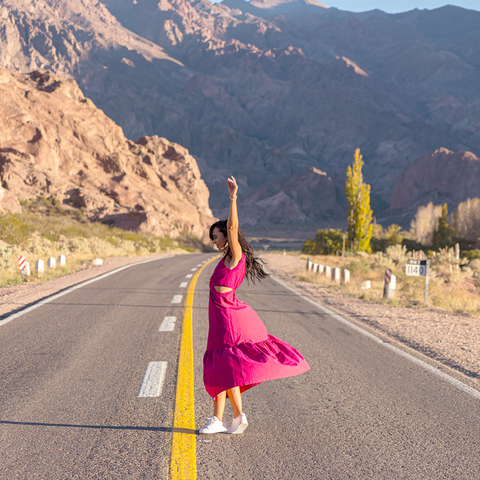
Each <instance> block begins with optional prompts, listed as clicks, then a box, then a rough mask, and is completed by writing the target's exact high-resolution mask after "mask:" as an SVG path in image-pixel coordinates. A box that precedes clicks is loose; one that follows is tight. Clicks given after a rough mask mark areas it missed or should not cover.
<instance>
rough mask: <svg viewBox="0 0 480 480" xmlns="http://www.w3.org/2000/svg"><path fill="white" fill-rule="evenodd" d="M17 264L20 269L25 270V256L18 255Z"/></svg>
mask: <svg viewBox="0 0 480 480" xmlns="http://www.w3.org/2000/svg"><path fill="white" fill-rule="evenodd" d="M18 266H19V267H20V270H25V269H26V268H27V261H26V260H25V257H18Z"/></svg>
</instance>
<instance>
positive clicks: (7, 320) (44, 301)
mask: <svg viewBox="0 0 480 480" xmlns="http://www.w3.org/2000/svg"><path fill="white" fill-rule="evenodd" d="M173 256H174V255H168V256H167V257H161V258H152V259H150V260H144V261H143V262H137V263H131V264H129V265H125V266H123V267H120V268H117V269H115V270H112V271H111V272H107V273H104V274H103V275H100V276H99V277H95V278H92V279H91V280H87V281H86V282H83V283H81V284H80V285H75V286H74V287H71V288H68V289H67V290H65V291H64V292H61V293H57V294H56V295H53V297H48V298H46V299H45V300H40V301H39V302H37V303H36V304H35V305H32V306H31V307H28V308H26V309H25V310H22V311H20V312H17V313H14V314H13V315H10V316H8V317H7V318H4V319H3V320H0V327H2V326H3V325H6V324H7V323H9V322H11V321H12V320H15V319H16V318H18V317H21V316H22V315H25V314H26V313H28V312H31V311H32V310H35V309H36V308H38V307H41V306H42V305H46V304H47V303H50V302H53V301H54V300H56V299H57V298H60V297H63V296H64V295H67V294H69V293H71V292H73V291H74V290H77V289H78V288H82V287H85V286H86V285H90V284H91V283H94V282H98V280H102V279H103V278H106V277H108V276H110V275H113V274H114V273H118V272H121V271H122V270H125V269H127V268H130V267H135V266H136V265H141V264H143V263H149V262H156V261H158V260H163V259H165V258H172V257H173Z"/></svg>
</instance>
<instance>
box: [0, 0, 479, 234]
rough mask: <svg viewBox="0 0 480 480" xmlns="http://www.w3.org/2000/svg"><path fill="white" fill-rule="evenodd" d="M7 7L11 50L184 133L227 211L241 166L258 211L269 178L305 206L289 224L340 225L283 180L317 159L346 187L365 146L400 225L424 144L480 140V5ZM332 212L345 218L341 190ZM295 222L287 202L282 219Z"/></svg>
mask: <svg viewBox="0 0 480 480" xmlns="http://www.w3.org/2000/svg"><path fill="white" fill-rule="evenodd" d="M2 6H3V8H2V10H0V27H1V28H2V31H3V32H5V33H4V34H3V35H2V36H1V37H0V61H1V62H2V63H3V65H6V66H9V67H13V68H17V69H20V70H21V71H24V72H26V71H29V70H32V69H34V68H40V67H41V68H48V69H51V70H53V71H55V72H58V73H60V74H62V75H67V76H70V77H71V78H75V79H76V80H77V82H78V83H79V85H80V88H81V89H82V91H83V92H84V94H85V95H86V96H87V97H88V98H91V99H92V100H93V101H94V102H95V104H96V105H98V106H99V107H100V108H101V109H102V110H104V111H105V113H106V114H107V115H109V116H110V117H111V118H112V119H114V120H115V122H117V124H119V125H120V126H121V127H122V128H123V129H124V132H125V134H126V136H127V138H130V139H132V140H134V141H137V140H138V139H139V138H141V137H143V136H146V135H149V136H151V135H160V136H162V137H166V138H168V139H169V140H170V141H174V142H176V143H178V144H180V145H183V146H184V147H185V148H187V149H188V150H189V152H190V153H191V154H192V155H193V156H194V157H195V158H196V159H197V161H198V164H199V167H200V170H201V172H202V176H203V178H204V179H205V182H206V184H207V186H208V188H209V189H210V192H211V198H212V202H211V206H212V208H213V209H214V213H216V214H220V213H222V214H223V212H225V209H226V208H227V206H228V201H229V199H228V196H227V195H226V192H225V178H226V177H227V176H228V175H230V174H233V175H235V176H236V178H237V179H238V180H239V183H240V186H241V192H242V194H241V195H240V196H239V200H240V207H242V205H243V202H246V201H247V198H248V199H249V200H248V205H247V204H245V210H244V211H245V212H247V210H248V212H252V213H248V216H247V217H246V218H245V220H246V221H247V223H249V224H252V225H253V224H254V223H255V222H256V220H255V218H256V217H255V213H254V210H255V205H254V204H253V203H252V198H258V201H259V202H262V201H263V200H264V198H263V196H262V195H263V194H262V191H263V190H262V189H264V188H265V186H267V185H268V188H269V189H271V188H272V189H274V188H277V191H276V193H278V194H280V193H281V192H282V191H283V194H281V195H280V197H282V196H283V195H286V196H287V197H288V198H287V199H284V201H285V205H287V204H288V205H290V206H292V208H293V204H295V207H294V209H293V210H290V207H289V208H288V211H292V212H293V211H297V212H301V214H300V213H299V214H298V215H290V214H289V215H287V214H285V217H284V218H285V222H284V224H285V228H286V227H288V228H291V230H292V231H297V230H298V228H299V226H300V227H301V228H304V227H305V228H307V229H313V228H316V227H321V226H327V225H328V224H329V222H331V220H330V219H329V218H330V214H327V213H326V210H327V208H326V210H325V211H324V212H320V211H318V210H316V211H315V212H316V213H315V214H312V211H311V210H307V209H306V208H307V207H306V206H305V205H307V204H306V203H304V204H303V205H304V206H302V204H301V203H298V202H297V199H296V197H295V195H294V194H293V193H290V191H288V189H284V187H283V185H284V181H286V180H287V179H288V178H289V177H291V176H298V175H300V176H301V175H303V174H304V173H305V172H306V171H308V169H309V168H311V167H314V168H317V169H319V170H321V171H324V172H327V174H328V176H329V178H331V180H332V182H333V183H334V185H335V189H336V192H341V190H342V188H343V183H344V179H345V170H346V167H347V165H348V164H351V163H352V161H353V154H354V151H355V148H357V147H359V148H361V151H362V154H363V156H364V159H365V166H364V175H365V180H366V181H367V182H368V183H370V184H371V185H372V206H373V208H374V212H375V214H376V215H377V216H379V217H380V216H382V218H383V219H384V220H383V221H384V223H387V224H388V222H389V221H390V220H389V218H390V217H389V215H390V213H389V212H390V210H389V206H390V203H391V201H392V192H393V189H394V186H395V184H396V181H397V179H398V177H399V175H400V173H401V172H402V170H403V169H404V168H405V167H407V166H408V165H410V163H411V162H412V161H413V160H414V159H415V158H417V157H419V156H421V155H423V154H425V153H426V152H429V151H432V150H435V149H438V148H440V147H445V148H447V149H449V150H451V151H471V152H473V153H474V154H477V155H478V154H479V152H480V134H479V131H480V124H479V122H480V120H479V116H478V115H476V114H475V112H476V109H478V106H479V101H480V100H478V99H479V95H478V93H479V92H478V88H479V87H478V85H480V76H479V68H480V47H479V45H480V14H479V13H478V12H473V11H467V10H464V9H461V8H457V7H444V8H440V9H436V10H430V11H429V10H422V11H420V10H414V11H411V12H407V13H404V14H397V15H388V14H385V13H383V12H380V11H378V10H376V11H372V12H366V13H362V14H352V13H349V12H342V11H339V10H337V9H334V8H325V6H324V5H322V4H320V3H319V2H316V1H315V0H306V1H303V0H302V1H301V0H297V1H292V2H289V1H278V0H263V1H262V0H258V1H256V0H254V1H252V2H250V3H248V2H244V1H243V0H225V1H224V2H222V3H216V4H211V3H210V2H209V1H208V0H194V1H191V0H161V1H159V0H136V1H135V2H133V1H131V0H104V1H103V2H98V1H94V0H84V1H82V2H77V1H73V0H62V1H60V0H58V1H54V0H48V1H47V0H38V1H35V3H33V2H29V1H27V0H5V1H4V2H2ZM276 193H274V194H273V196H274V195H275V194H276ZM280 197H279V198H280ZM337 197H338V195H337ZM291 202H293V203H291ZM318 203H321V202H318ZM262 205H264V204H263V203H260V204H258V205H257V206H258V209H259V211H260V209H264V210H262V211H265V214H266V220H265V222H266V224H268V223H269V222H270V220H269V219H270V216H269V215H270V214H269V213H268V209H265V208H264V207H263V206H262ZM247 206H248V209H247ZM328 211H335V212H337V213H335V214H334V217H335V219H338V221H339V223H341V222H344V218H345V210H344V204H343V203H342V201H341V199H340V198H339V199H338V203H337V208H336V209H334V210H332V209H331V208H330V206H329V207H328ZM382 211H383V212H384V213H383V214H382ZM292 218H296V219H298V222H297V223H298V225H294V224H293V223H292ZM281 223H282V218H281V217H278V216H276V214H275V216H274V217H272V225H278V224H281Z"/></svg>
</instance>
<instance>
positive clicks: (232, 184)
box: [227, 175, 238, 198]
mask: <svg viewBox="0 0 480 480" xmlns="http://www.w3.org/2000/svg"><path fill="white" fill-rule="evenodd" d="M227 183H228V193H229V194H230V198H231V197H236V196H237V191H238V185H237V181H236V180H235V177H233V175H232V176H231V177H230V178H229V179H227Z"/></svg>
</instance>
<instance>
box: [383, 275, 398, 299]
mask: <svg viewBox="0 0 480 480" xmlns="http://www.w3.org/2000/svg"><path fill="white" fill-rule="evenodd" d="M396 286H397V277H396V276H395V275H393V273H392V271H391V270H390V269H389V268H386V269H385V284H384V286H383V298H395V288H396Z"/></svg>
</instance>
